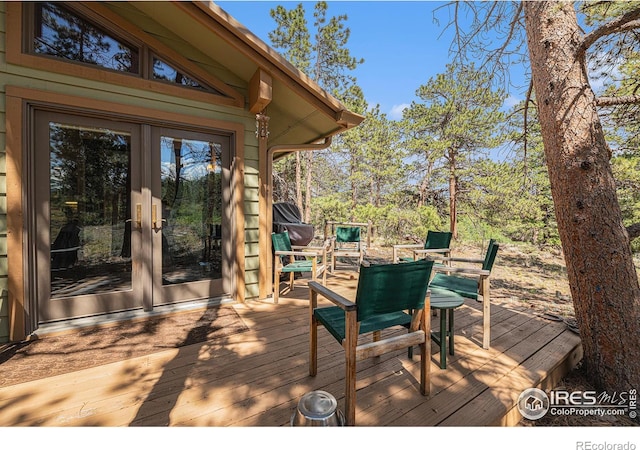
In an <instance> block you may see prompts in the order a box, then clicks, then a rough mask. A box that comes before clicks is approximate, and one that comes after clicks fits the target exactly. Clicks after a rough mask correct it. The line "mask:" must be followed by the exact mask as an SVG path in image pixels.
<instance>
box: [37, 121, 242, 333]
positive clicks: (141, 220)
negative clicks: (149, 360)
mask: <svg viewBox="0 0 640 450" xmlns="http://www.w3.org/2000/svg"><path fill="white" fill-rule="evenodd" d="M34 136H35V145H34V154H33V158H32V161H33V167H34V170H33V173H34V175H35V176H34V183H33V196H34V199H35V202H34V204H35V207H34V210H33V215H34V220H33V221H32V223H33V224H34V227H33V235H34V236H35V239H34V241H35V242H34V243H35V245H34V249H35V255H34V258H33V260H34V261H35V266H36V267H35V270H34V271H33V276H34V277H35V279H36V282H35V289H36V298H37V306H38V321H39V322H41V323H42V322H50V321H58V320H65V319H71V318H77V317H85V316H93V315H101V314H106V313H111V312H119V311H126V310H134V309H144V310H147V311H150V310H152V309H153V308H154V307H155V306H158V305H166V304H170V303H176V302H185V301H190V300H196V299H203V298H211V297H220V296H225V295H228V294H229V293H230V292H231V286H230V281H229V280H230V276H229V275H230V273H231V271H230V266H229V264H230V263H229V261H230V260H231V258H230V252H231V245H230V244H229V241H230V236H229V229H230V220H229V217H230V212H229V206H228V205H229V204H230V202H229V196H230V192H229V186H230V183H229V177H230V175H229V158H230V156H229V152H230V140H231V138H230V136H228V135H224V134H210V133H196V132H192V131H185V130H180V129H171V128H159V127H154V126H151V125H146V124H140V123H127V122H120V121H113V120H105V119H96V118H89V117H80V116H75V115H71V114H61V113H54V112H45V111H38V112H36V115H35V133H34Z"/></svg>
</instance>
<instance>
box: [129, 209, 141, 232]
mask: <svg viewBox="0 0 640 450" xmlns="http://www.w3.org/2000/svg"><path fill="white" fill-rule="evenodd" d="M125 222H132V220H131V219H127V220H125ZM136 228H137V229H139V230H141V229H142V203H136Z"/></svg>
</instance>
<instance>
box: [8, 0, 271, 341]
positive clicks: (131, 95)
mask: <svg viewBox="0 0 640 450" xmlns="http://www.w3.org/2000/svg"><path fill="white" fill-rule="evenodd" d="M116 9H117V8H116ZM5 10H6V4H5V2H2V1H0V343H3V342H7V341H8V334H9V326H8V305H7V280H8V272H7V270H8V269H7V215H6V209H7V205H6V169H5V168H6V161H5V157H6V147H5V145H6V144H5V143H6V135H5V134H6V133H5V129H6V124H5V112H6V107H5V105H6V102H5V96H4V94H5V91H6V86H7V85H12V86H18V87H25V88H29V89H36V90H42V91H49V92H55V93H58V94H65V95H71V96H74V97H84V98H87V99H94V100H100V101H108V102H112V103H117V104H121V105H122V109H121V111H116V112H120V113H126V112H127V106H136V107H144V108H149V109H153V110H158V111H165V112H172V113H179V114H184V115H190V116H197V117H205V118H208V119H217V120H221V121H225V122H234V123H239V124H242V125H243V126H244V127H245V130H246V131H245V135H244V136H243V137H244V142H245V149H244V156H245V177H244V183H245V188H244V189H245V190H244V199H245V200H244V202H245V204H244V208H243V210H244V213H245V237H246V242H245V257H246V260H245V268H246V274H245V280H246V288H245V298H246V299H249V300H250V299H257V298H258V227H259V221H258V147H257V140H256V137H255V133H254V130H255V116H254V115H253V114H251V113H249V112H248V111H246V110H243V109H241V108H235V107H230V106H220V105H212V104H208V103H203V102H199V101H195V100H190V99H185V98H180V97H174V96H170V95H166V94H162V93H158V92H151V91H144V90H138V89H133V88H128V87H123V86H113V85H110V84H108V83H104V82H97V81H92V80H87V79H83V78H77V77H73V76H69V75H61V74H55V73H50V72H47V71H46V70H36V69H31V68H25V67H19V66H15V65H11V64H7V63H6V58H5V53H6V50H5V49H6V33H5V30H6V27H5V21H6V20H5V19H6V15H5ZM172 37H173V36H172ZM12 38H14V39H15V38H19V37H12ZM164 41H165V43H166V44H170V43H171V39H164ZM198 56H200V55H198ZM194 59H195V58H194ZM199 63H200V65H201V66H202V67H206V65H207V64H206V62H204V61H200V62H199ZM208 65H210V67H217V68H218V71H219V72H224V69H223V67H224V62H220V63H218V62H216V61H212V60H211V61H208ZM221 68H222V69H221ZM226 77H227V78H228V79H229V80H231V79H232V78H233V77H232V76H231V74H229V73H226ZM233 83H234V85H235V88H236V89H238V90H240V91H242V90H244V92H243V93H244V94H245V95H246V94H247V92H246V89H247V86H246V83H245V85H244V86H238V85H237V84H238V83H239V79H233Z"/></svg>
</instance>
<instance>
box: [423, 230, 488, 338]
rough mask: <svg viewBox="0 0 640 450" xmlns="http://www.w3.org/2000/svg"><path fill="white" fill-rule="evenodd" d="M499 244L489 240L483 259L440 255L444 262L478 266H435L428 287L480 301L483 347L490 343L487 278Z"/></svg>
mask: <svg viewBox="0 0 640 450" xmlns="http://www.w3.org/2000/svg"><path fill="white" fill-rule="evenodd" d="M499 247H500V246H499V245H498V243H497V242H496V241H495V240H494V239H491V240H490V241H489V245H488V246H487V251H486V253H485V256H484V258H481V259H480V258H479V259H475V258H455V257H442V258H440V259H442V260H444V261H445V262H448V263H452V262H460V263H471V264H480V265H481V266H480V268H477V267H453V266H434V272H436V274H435V276H434V277H433V279H432V280H431V284H430V286H431V287H434V288H441V289H446V290H449V291H451V292H455V293H456V294H459V295H461V296H463V297H465V298H469V299H473V300H477V301H482V324H483V325H482V329H483V332H482V333H483V337H482V347H483V348H486V349H488V348H489V347H490V342H491V335H490V333H491V330H490V328H491V322H490V321H491V301H490V292H489V277H490V276H491V269H492V268H493V264H494V262H495V260H496V255H497V254H498V249H499Z"/></svg>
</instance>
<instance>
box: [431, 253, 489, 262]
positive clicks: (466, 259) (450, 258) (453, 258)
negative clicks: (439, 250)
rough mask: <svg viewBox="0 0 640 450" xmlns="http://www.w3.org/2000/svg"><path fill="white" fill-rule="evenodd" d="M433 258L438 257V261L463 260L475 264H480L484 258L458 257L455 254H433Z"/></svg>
mask: <svg viewBox="0 0 640 450" xmlns="http://www.w3.org/2000/svg"><path fill="white" fill-rule="evenodd" d="M434 258H435V259H438V260H439V261H452V262H463V263H476V264H482V263H483V262H484V259H479V258H459V257H456V256H437V255H435V256H434Z"/></svg>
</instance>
